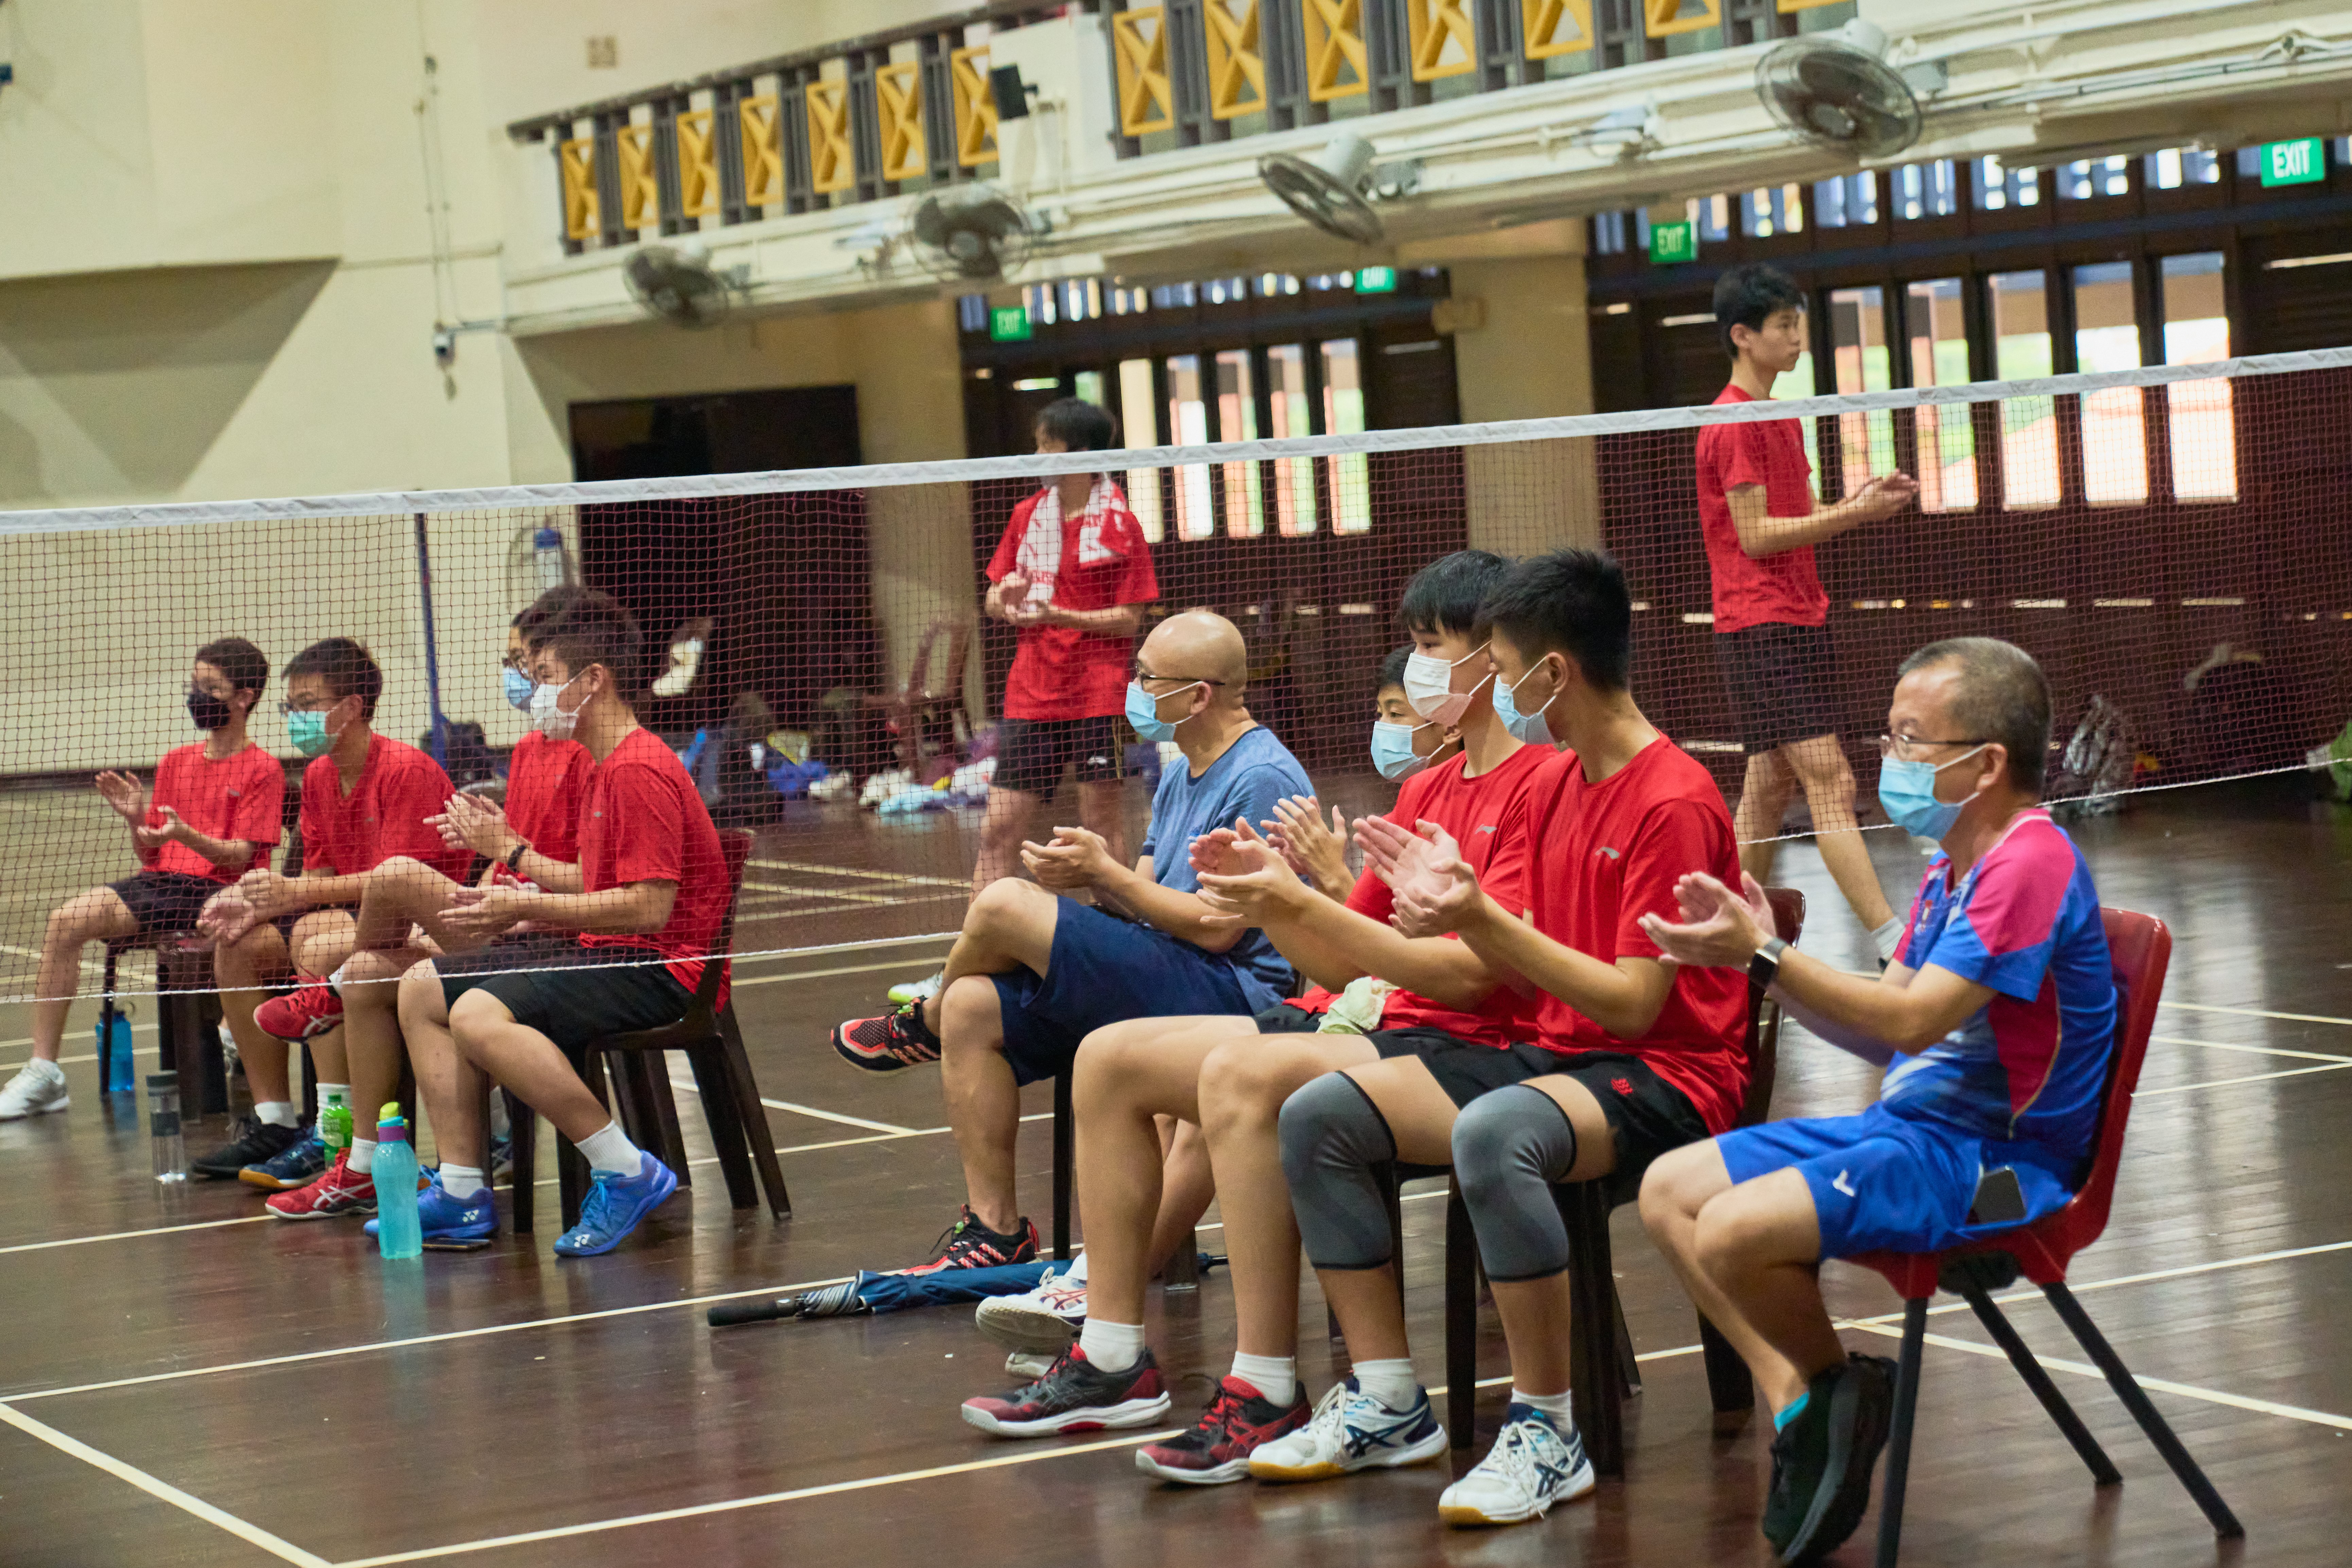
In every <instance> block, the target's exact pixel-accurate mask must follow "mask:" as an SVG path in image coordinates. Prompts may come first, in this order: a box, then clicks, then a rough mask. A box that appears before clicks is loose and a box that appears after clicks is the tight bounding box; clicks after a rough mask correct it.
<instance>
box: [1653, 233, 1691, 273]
mask: <svg viewBox="0 0 2352 1568" xmlns="http://www.w3.org/2000/svg"><path fill="white" fill-rule="evenodd" d="M1697 259H1698V225H1696V224H1695V223H1654V224H1652V225H1651V226H1650V261H1651V264H1652V265H1653V266H1656V267H1672V266H1674V265H1675V263H1677V262H1682V261H1696V260H1697Z"/></svg>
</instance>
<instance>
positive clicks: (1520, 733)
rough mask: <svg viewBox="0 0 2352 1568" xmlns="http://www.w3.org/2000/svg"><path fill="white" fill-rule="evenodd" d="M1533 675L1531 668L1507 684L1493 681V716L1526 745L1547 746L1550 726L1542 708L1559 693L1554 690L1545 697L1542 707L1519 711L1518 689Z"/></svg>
mask: <svg viewBox="0 0 2352 1568" xmlns="http://www.w3.org/2000/svg"><path fill="white" fill-rule="evenodd" d="M1534 675H1535V671H1534V670H1532V669H1531V670H1529V671H1528V672H1527V674H1526V675H1522V676H1520V677H1519V679H1517V681H1515V682H1513V683H1512V684H1511V685H1509V686H1506V685H1504V684H1503V683H1502V682H1501V681H1500V680H1497V681H1496V682H1495V717H1496V719H1497V720H1499V721H1501V722H1502V726H1503V728H1504V729H1506V730H1508V731H1510V732H1511V733H1512V734H1514V735H1516V736H1517V737H1518V738H1519V739H1520V740H1522V741H1525V742H1527V743H1528V745H1530V746H1549V745H1550V744H1551V743H1552V734H1551V726H1550V725H1549V724H1547V723H1545V722H1544V709H1546V708H1549V707H1550V706H1551V705H1552V704H1553V703H1555V702H1557V701H1559V692H1557V691H1555V692H1553V693H1552V694H1551V695H1550V696H1549V697H1547V698H1545V699H1544V705H1543V708H1538V709H1537V710H1535V711H1534V712H1532V713H1522V712H1520V711H1519V705H1518V702H1517V691H1518V689H1519V688H1520V687H1522V686H1525V685H1526V684H1527V683H1528V680H1529V679H1531V678H1533V676H1534Z"/></svg>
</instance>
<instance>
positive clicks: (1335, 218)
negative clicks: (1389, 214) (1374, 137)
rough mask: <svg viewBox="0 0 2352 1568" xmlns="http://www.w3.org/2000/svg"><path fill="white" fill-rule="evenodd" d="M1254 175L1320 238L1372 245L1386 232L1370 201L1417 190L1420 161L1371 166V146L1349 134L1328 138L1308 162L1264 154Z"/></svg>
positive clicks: (1275, 154) (1392, 197) (1287, 154)
mask: <svg viewBox="0 0 2352 1568" xmlns="http://www.w3.org/2000/svg"><path fill="white" fill-rule="evenodd" d="M1257 177H1258V178H1259V179H1261V180H1263V181H1265V187H1266V189H1268V190H1270V191H1272V192H1273V193H1274V194H1275V195H1277V196H1280V197H1281V198H1282V202H1283V205H1285V206H1286V207H1288V208H1289V209H1290V210H1291V211H1292V212H1295V213H1297V215H1298V216H1300V217H1302V218H1305V219H1306V220H1307V222H1308V223H1311V224H1313V225H1314V226H1316V227H1317V228H1319V229H1321V230H1322V231H1323V232H1324V233H1325V234H1328V235H1331V236H1334V237H1337V238H1339V239H1346V240H1353V241H1354V242H1355V243H1356V244H1358V245H1377V244H1379V243H1380V241H1381V238H1382V237H1384V236H1385V235H1386V233H1387V231H1386V229H1384V228H1383V227H1382V226H1381V216H1380V214H1378V213H1376V212H1374V211H1373V210H1372V197H1374V196H1376V195H1377V196H1380V197H1382V198H1384V199H1389V200H1393V199H1395V198H1396V197H1399V196H1409V195H1412V193H1413V192H1415V191H1417V190H1419V189H1420V188H1421V162H1420V160H1419V159H1412V160H1408V161H1405V162H1402V163H1381V164H1377V165H1375V164H1374V163H1373V162H1372V144H1371V143H1370V142H1367V141H1365V140H1364V139H1363V138H1362V137H1360V136H1359V135H1357V134H1356V133H1355V132H1352V131H1343V132H1340V133H1339V135H1337V136H1334V137H1333V138H1331V140H1330V142H1328V143H1327V144H1326V145H1325V146H1324V148H1323V151H1321V152H1320V153H1316V154H1315V156H1313V157H1312V158H1301V157H1298V156H1297V155H1296V154H1293V153H1268V154H1266V155H1265V157H1263V158H1260V159H1259V160H1258V161H1257Z"/></svg>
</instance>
